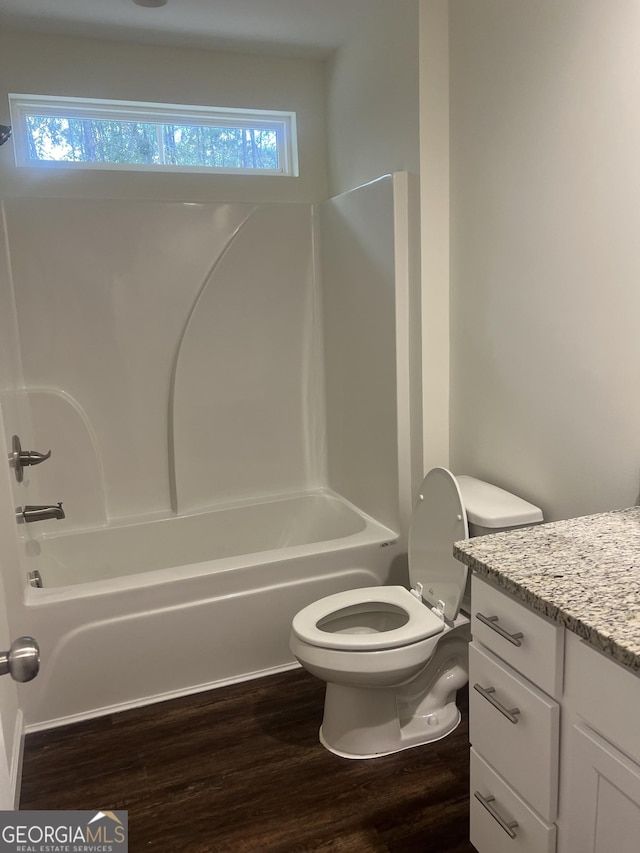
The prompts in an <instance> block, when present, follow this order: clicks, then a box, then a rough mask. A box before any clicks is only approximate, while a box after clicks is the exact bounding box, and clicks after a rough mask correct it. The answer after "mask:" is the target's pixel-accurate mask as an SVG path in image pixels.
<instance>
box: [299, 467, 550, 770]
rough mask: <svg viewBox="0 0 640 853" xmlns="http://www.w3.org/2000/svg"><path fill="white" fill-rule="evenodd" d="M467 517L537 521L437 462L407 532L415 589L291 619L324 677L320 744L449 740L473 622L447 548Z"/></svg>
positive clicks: (341, 746)
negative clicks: (324, 692) (462, 605)
mask: <svg viewBox="0 0 640 853" xmlns="http://www.w3.org/2000/svg"><path fill="white" fill-rule="evenodd" d="M468 516H469V520H468ZM471 519H473V521H472V522H471V525H472V532H473V529H474V525H480V526H481V527H482V528H483V530H482V532H486V531H489V530H492V531H498V530H504V529H509V528H514V527H522V526H527V525H529V524H535V523H540V522H541V521H542V520H543V519H542V512H541V511H540V510H539V509H538V508H537V507H534V506H533V505H532V504H529V503H527V502H526V501H523V500H522V499H521V498H518V497H516V496H515V495H511V494H510V493H509V492H504V491H503V490H502V489H498V488H497V487H496V486H491V485H489V484H488V483H483V482H482V481H479V480H475V479H474V478H472V477H460V478H458V479H456V478H455V477H454V476H453V474H452V473H451V472H450V471H448V470H447V469H445V468H434V469H433V470H431V471H430V472H429V473H428V474H427V476H426V477H425V479H424V481H423V483H422V486H421V487H420V490H419V495H418V501H417V503H416V507H415V510H414V514H413V518H412V522H411V528H410V532H409V547H408V557H409V575H410V580H411V583H412V586H413V588H412V589H411V590H408V589H405V588H404V587H400V586H388V587H366V588H361V589H354V590H348V591H346V592H340V593H337V594H335V595H330V596H327V597H326V598H322V599H320V600H319V601H315V602H313V603H312V604H309V605H308V606H307V607H305V608H303V609H302V610H301V611H300V612H299V613H297V614H296V616H295V617H294V619H293V623H292V628H291V640H290V646H291V650H292V652H293V654H294V655H295V656H296V658H297V659H298V661H299V662H300V663H301V664H302V666H303V667H305V669H307V670H308V671H309V672H310V673H312V674H313V675H315V676H317V677H318V678H320V679H322V680H324V681H326V682H327V688H326V694H325V707H324V718H323V721H322V726H321V728H320V741H321V743H322V744H323V745H324V746H325V747H326V748H327V749H328V750H330V751H331V752H333V753H335V754H336V755H340V756H342V757H344V758H375V757H379V756H383V755H389V754H391V753H393V752H398V751H400V750H403V749H408V748H410V747H414V746H420V745H422V744H426V743H430V742H432V741H435V740H439V739H440V738H443V737H446V735H448V734H450V732H452V731H453V730H454V729H455V728H456V726H457V725H458V723H459V722H460V712H459V710H458V708H457V706H456V692H457V691H458V690H459V689H460V688H461V687H463V686H464V685H465V684H466V683H467V680H468V669H467V658H468V643H469V640H470V627H469V619H468V618H467V615H465V614H464V613H463V612H462V611H461V609H460V608H461V604H462V601H463V597H464V595H465V590H466V587H467V567H466V566H464V565H463V564H462V563H460V562H458V561H457V560H455V559H454V557H453V553H452V552H453V543H454V542H455V541H458V540H460V539H466V538H467V537H468V536H469V521H471Z"/></svg>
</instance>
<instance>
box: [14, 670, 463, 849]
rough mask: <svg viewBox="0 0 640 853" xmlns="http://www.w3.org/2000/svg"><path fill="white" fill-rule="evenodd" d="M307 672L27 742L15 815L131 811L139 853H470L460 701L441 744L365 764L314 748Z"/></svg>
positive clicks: (318, 704)
mask: <svg viewBox="0 0 640 853" xmlns="http://www.w3.org/2000/svg"><path fill="white" fill-rule="evenodd" d="M323 698H324V684H323V683H321V682H319V681H317V680H316V679H315V678H313V677H312V676H310V675H308V674H307V673H306V672H304V671H303V670H293V671H291V672H286V673H281V674H279V675H274V676H269V677H267V678H263V679H260V680H257V681H250V682H245V683H243V684H238V685H233V686H229V687H224V688H221V689H219V690H213V691H210V692H208V693H201V694H198V695H196V696H190V697H186V698H182V699H175V700H172V701H169V702H164V703H162V704H157V705H151V706H149V707H147V708H142V709H138V710H134V711H125V712H123V713H119V714H112V715H110V716H108V717H102V718H100V719H97V720H92V721H89V722H86V723H80V724H76V725H73V726H67V727H65V728H60V729H53V730H51V731H48V732H39V733H34V734H30V735H28V736H27V740H26V748H25V758H24V772H23V786H22V799H21V804H20V808H22V809H103V810H104V809H127V810H128V812H129V837H130V841H129V850H130V851H132V853H138V851H143V850H145V851H146V850H153V851H156V853H177V851H188V853H227V851H228V852H229V853H289V851H291V853H295V852H296V851H300V853H303V851H316V853H329V851H331V853H333V851H335V853H366V851H392V853H413V851H416V853H418V851H419V852H420V853H422V851H429V853H474V848H473V847H472V846H471V845H470V843H469V841H468V818H469V807H468V785H469V773H468V763H469V753H468V746H469V745H468V729H467V712H466V711H467V701H468V694H467V692H466V691H461V694H460V695H459V704H460V707H461V709H462V711H463V721H462V723H461V725H460V726H459V727H458V729H457V730H456V731H455V732H454V733H453V734H451V735H449V737H447V738H445V739H444V740H441V741H438V742H436V743H434V744H431V745H428V746H423V747H419V748H416V749H410V750H407V751H405V752H402V753H398V754H396V755H393V756H388V757H386V758H378V759H375V760H371V761H349V760H347V759H342V758H338V757H337V756H335V755H332V754H331V753H329V752H327V751H326V750H325V749H324V748H323V747H322V746H321V745H320V743H319V742H318V728H319V725H320V723H321V721H322V705H323Z"/></svg>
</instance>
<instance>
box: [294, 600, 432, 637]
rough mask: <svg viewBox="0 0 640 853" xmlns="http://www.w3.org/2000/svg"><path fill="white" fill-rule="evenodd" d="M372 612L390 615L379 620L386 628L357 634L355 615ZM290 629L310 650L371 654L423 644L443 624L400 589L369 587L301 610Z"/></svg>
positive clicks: (382, 627)
mask: <svg viewBox="0 0 640 853" xmlns="http://www.w3.org/2000/svg"><path fill="white" fill-rule="evenodd" d="M372 612H373V613H376V612H379V613H380V614H381V615H382V614H385V613H388V614H390V618H389V619H388V620H384V618H383V620H382V622H383V623H384V621H387V627H385V626H384V624H381V626H380V629H379V630H373V631H371V632H369V631H365V630H360V629H359V628H358V627H357V623H358V619H357V614H358V613H363V614H364V613H372ZM354 615H355V616H356V618H355V619H354V618H353V617H354ZM394 617H397V618H396V619H395V621H394ZM396 624H397V627H396ZM292 629H293V633H294V634H295V635H296V637H298V639H300V640H302V641H303V642H304V643H307V644H308V645H310V646H317V647H318V648H324V649H343V650H345V651H371V650H374V649H376V650H381V649H395V648H397V647H398V646H407V645H409V644H411V643H417V642H419V641H420V640H425V639H426V638H427V637H432V636H434V635H435V634H440V633H441V632H442V631H443V630H444V622H443V621H442V619H440V618H439V617H438V616H436V614H435V613H433V612H432V611H431V610H429V608H428V607H426V606H425V605H424V604H423V603H422V602H421V601H420V600H419V599H418V598H416V597H415V595H412V594H411V593H410V592H409V590H408V589H405V588H404V587H402V586H370V587H365V588H360V589H349V590H346V591H345V592H337V593H335V594H334V595H327V596H326V597H325V598H321V599H320V600H319V601H314V602H313V604H309V605H308V606H307V607H303V609H302V610H300V611H299V612H298V613H296V615H295V616H294V617H293V623H292Z"/></svg>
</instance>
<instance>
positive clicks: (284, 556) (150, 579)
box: [23, 489, 400, 608]
mask: <svg viewBox="0 0 640 853" xmlns="http://www.w3.org/2000/svg"><path fill="white" fill-rule="evenodd" d="M307 496H312V497H315V496H322V497H329V498H331V499H334V500H336V501H338V502H339V503H342V504H343V505H345V506H347V507H348V508H349V509H350V510H351V511H352V512H353V513H355V514H356V515H357V516H358V517H359V518H361V519H362V520H363V521H364V522H365V526H364V529H362V530H359V531H358V532H356V533H352V534H349V535H347V536H342V537H339V538H336V539H326V540H322V541H320V542H310V543H308V544H304V545H294V546H289V547H285V548H273V549H271V550H268V551H252V552H248V553H244V554H239V555H235V556H233V557H222V558H219V559H212V560H205V561H200V562H197V563H185V564H183V565H180V566H171V567H169V568H162V569H152V570H149V571H143V572H137V573H134V574H129V575H119V576H117V577H113V578H105V579H102V580H89V581H86V582H81V583H76V584H66V585H64V586H55V587H42V588H37V587H33V586H31V585H30V584H29V582H28V580H27V578H26V574H25V575H24V577H25V585H24V588H23V589H24V595H23V601H24V604H25V606H26V607H28V608H33V607H35V608H37V607H44V606H47V605H49V604H55V603H57V602H61V601H68V600H70V599H82V598H91V597H94V596H96V595H108V594H110V593H117V592H124V591H126V590H134V589H143V588H147V587H153V586H158V585H167V584H172V583H176V582H180V581H183V580H187V579H189V578H196V577H202V576H206V575H215V574H218V573H223V572H231V571H234V570H236V569H242V568H250V567H255V566H260V565H264V566H268V565H270V564H273V563H277V562H290V561H292V560H295V559H300V558H303V557H308V556H310V555H313V554H327V553H331V552H333V551H348V550H356V549H359V548H361V547H362V546H367V545H371V546H375V545H377V546H379V547H385V548H386V547H390V546H394V545H396V544H397V543H398V540H399V539H400V534H399V533H398V532H396V531H394V530H392V529H391V528H390V527H387V526H385V525H384V524H382V523H380V522H379V521H376V520H375V519H374V518H372V517H371V516H370V515H368V514H367V513H366V512H364V511H363V510H361V509H360V508H359V507H357V506H356V505H355V504H353V503H351V502H350V501H349V500H347V499H346V498H344V497H342V495H339V494H337V493H336V492H334V491H332V490H330V489H313V490H308V491H304V492H295V493H287V494H282V495H277V496H271V497H268V498H263V499H259V500H255V501H250V502H246V501H245V502H239V501H233V502H231V503H226V504H224V505H218V506H216V507H215V508H214V507H209V508H207V509H203V510H200V511H198V512H197V513H180V514H176V515H174V514H171V515H163V517H162V518H157V517H154V518H153V519H150V518H149V517H145V519H144V520H143V519H142V518H138V520H137V521H135V522H134V521H131V520H130V519H128V520H127V522H126V523H124V524H123V523H117V522H115V523H113V524H111V523H108V524H106V525H99V526H96V527H91V528H78V529H76V530H70V531H64V532H62V533H58V534H55V533H49V534H47V533H43V534H42V535H41V536H39V537H38V538H37V539H36V541H38V542H46V541H47V539H52V538H54V537H55V538H60V537H62V536H65V537H66V536H73V534H74V533H89V532H91V531H94V530H95V531H104V530H109V529H117V528H123V527H135V526H139V525H141V524H144V523H149V524H153V523H156V522H160V521H167V520H172V519H179V518H184V517H189V516H193V515H199V516H200V515H208V514H210V513H212V512H216V511H222V510H227V509H240V508H242V507H246V506H257V505H261V504H265V503H273V502H278V501H283V500H287V499H292V498H293V499H295V498H302V497H307ZM213 567H215V568H213Z"/></svg>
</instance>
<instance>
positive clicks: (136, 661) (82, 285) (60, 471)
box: [3, 173, 422, 727]
mask: <svg viewBox="0 0 640 853" xmlns="http://www.w3.org/2000/svg"><path fill="white" fill-rule="evenodd" d="M412 200H413V201H415V193H414V191H413V190H412V186H411V182H410V180H409V176H408V175H406V174H403V173H400V174H396V175H394V176H386V177H385V178H382V179H379V180H378V181H375V182H373V183H371V184H369V185H366V186H364V187H361V188H358V189H357V190H354V191H353V192H352V193H346V194H344V195H343V196H339V197H337V198H336V199H332V200H330V201H329V202H326V203H324V204H323V205H319V206H311V205H304V204H297V203H294V204H267V205H241V204H234V205H211V204H208V205H201V204H197V205H192V204H176V203H157V202H135V203H131V202H122V201H115V200H113V201H88V200H71V199H67V200H52V199H22V200H20V199H15V200H11V201H9V202H8V203H7V204H6V208H7V231H8V242H9V245H10V247H11V267H12V274H13V282H14V290H15V299H16V306H17V325H18V329H19V337H20V355H21V357H22V369H23V372H24V383H23V384H24V388H23V390H22V391H21V392H20V393H19V394H17V395H16V397H15V399H13V401H12V402H13V405H12V406H11V407H9V410H13V409H17V410H18V411H19V412H21V416H22V417H21V424H20V426H21V429H22V430H23V433H24V435H23V436H22V437H23V446H33V447H42V448H44V446H45V445H46V448H45V449H48V448H49V447H51V448H52V449H53V456H52V459H51V460H50V461H49V462H48V463H47V464H46V465H43V466H40V467H39V468H38V469H29V470H28V476H27V477H26V478H25V482H24V483H23V484H22V485H20V486H14V497H15V500H16V503H17V505H19V504H26V503H40V502H43V503H48V502H50V501H54V500H55V501H57V500H63V501H64V504H65V509H66V510H67V518H66V519H65V520H64V521H62V522H51V523H48V526H45V525H39V526H38V525H29V526H23V527H22V531H21V532H22V537H23V538H22V540H21V546H22V550H23V554H24V556H23V564H24V565H23V568H24V569H25V571H26V570H27V569H36V568H38V569H39V570H40V571H41V573H42V575H43V578H44V579H45V586H46V587H48V588H45V589H43V590H36V589H32V588H29V587H27V588H26V589H25V598H24V603H23V605H22V606H21V607H20V608H19V610H18V612H17V613H16V614H15V616H14V619H13V623H14V630H20V631H24V632H26V633H31V634H34V635H35V636H37V637H38V639H39V640H40V642H41V646H42V649H43V673H42V676H41V677H40V678H39V679H38V681H36V682H34V684H33V685H31V687H30V688H26V689H25V688H23V689H22V692H23V701H24V706H25V713H26V719H27V722H28V723H29V724H30V725H31V726H36V727H46V726H48V725H53V724H57V723H59V722H64V721H66V720H70V719H77V718H81V717H86V716H93V715H95V714H99V713H103V712H105V710H113V709H115V708H118V707H125V706H130V705H135V704H144V703H146V702H148V701H154V700H155V699H158V698H164V697H166V696H167V695H175V694H176V693H186V692H190V691H194V690H199V689H205V688H206V687H210V686H214V685H216V684H220V683H227V682H228V681H229V680H232V681H233V680H238V679H242V678H250V677H254V676H255V675H257V674H263V673H265V672H268V671H273V670H274V669H278V668H282V667H283V666H290V665H293V659H292V656H291V654H290V652H289V650H288V644H287V639H288V633H289V623H290V619H291V616H292V615H293V613H294V612H295V610H297V609H299V607H301V606H304V605H305V604H307V603H309V602H310V601H311V600H314V599H315V598H318V597H320V596H321V595H326V594H329V593H331V592H336V591H340V590H342V589H347V588H351V587H357V586H362V585H371V584H376V583H384V582H386V581H387V579H388V577H389V572H390V570H391V563H392V561H394V558H397V557H398V555H399V554H402V552H403V542H404V532H405V530H406V522H407V520H408V511H409V508H410V504H411V496H412V492H413V490H414V488H415V486H416V481H417V479H418V478H420V477H421V475H422V471H421V462H420V460H421V447H420V432H421V431H420V427H419V423H417V420H416V417H415V410H414V411H410V406H409V397H410V383H411V382H415V381H416V375H415V373H413V372H412V371H413V366H415V357H414V356H415V354H416V349H415V341H414V343H413V349H412V346H411V345H410V344H409V330H410V326H411V320H410V318H411V316H419V305H417V304H416V303H415V302H413V301H412V300H413V299H414V298H415V296H416V294H415V292H414V293H413V294H412V293H411V288H410V281H411V268H412V257H411V249H410V245H411V228H412V227H415V222H413V221H412V219H411V217H410V215H409V211H410V207H411V204H412ZM43 283H44V285H46V286H43ZM151 318H152V319H153V322H150V319H151ZM418 357H419V348H418ZM410 373H411V376H410V375H409V374H410ZM418 382H419V379H418ZM18 384H22V383H20V381H19V382H18ZM3 408H4V407H3ZM29 419H31V422H32V424H33V429H32V430H29V429H28V427H25V424H28V422H29ZM5 428H6V430H7V432H8V434H9V435H10V434H12V432H13V431H14V429H13V425H12V424H11V423H8V422H7V418H6V415H5ZM28 433H31V434H28ZM334 493H337V494H334ZM307 499H314V500H316V501H317V502H324V506H325V509H326V507H327V506H328V503H327V502H328V501H334V502H336V501H337V502H340V501H343V502H344V506H345V507H347V506H348V507H349V512H350V513H351V514H352V517H353V518H360V519H364V522H362V521H360V522H359V524H360V526H361V527H362V524H363V523H364V529H360V530H353V531H352V532H350V533H348V534H347V535H344V531H343V532H342V533H340V532H339V531H338V532H336V530H335V528H331V527H330V526H329V527H326V525H325V521H326V518H325V520H324V521H323V520H322V518H323V515H322V512H320V514H319V515H318V518H317V519H316V523H315V525H313V524H312V525H311V527H314V526H315V529H316V535H312V536H310V537H309V536H306V535H305V534H303V532H300V531H301V527H300V525H301V524H302V526H304V523H303V522H302V521H301V520H302V519H303V517H304V516H305V513H304V512H301V507H302V506H303V504H304V501H305V500H307ZM287 500H293V501H294V502H295V501H298V504H297V505H296V508H295V510H294V509H293V508H292V511H291V521H292V525H293V527H295V526H296V524H298V531H299V532H298V533H296V534H295V535H296V537H297V539H296V541H297V542H298V543H300V542H302V541H304V544H303V545H297V546H296V547H293V546H292V545H289V546H287V547H285V548H283V547H279V546H278V544H277V543H274V542H273V540H272V539H271V540H270V537H269V535H268V532H269V531H268V525H267V523H266V520H265V519H266V517H267V515H268V512H263V515H262V517H261V516H260V514H258V515H257V516H256V519H258V520H257V521H255V522H251V523H252V524H254V525H257V528H258V529H259V530H261V531H262V532H261V540H262V544H261V546H260V548H258V551H251V554H250V556H249V557H247V555H246V549H244V551H245V553H244V556H242V555H241V552H242V551H243V548H242V547H241V548H240V549H239V550H238V549H236V552H237V554H236V556H230V555H229V553H226V556H223V554H224V553H225V552H220V551H219V552H216V550H215V548H214V547H213V546H212V549H211V552H210V554H209V555H208V559H202V557H203V554H202V553H200V556H199V557H198V560H197V562H195V563H194V562H193V561H190V557H189V551H190V548H191V544H193V536H196V537H200V538H202V537H203V534H202V532H197V531H194V530H191V534H189V533H188V532H186V531H185V533H186V535H185V536H183V537H182V538H183V540H184V557H182V558H172V559H171V560H170V562H171V564H172V565H170V566H169V565H167V563H166V562H161V561H159V560H154V559H150V560H149V561H147V564H146V565H144V563H145V560H144V559H142V558H141V559H140V561H139V566H136V560H135V558H134V559H133V560H132V558H131V553H130V552H131V548H132V547H133V546H132V545H131V543H132V542H133V543H137V546H135V547H142V548H143V549H144V548H149V549H150V550H151V551H153V550H154V548H153V546H152V545H150V543H152V541H153V539H154V538H155V537H154V536H152V535H151V536H150V533H149V532H150V531H154V530H155V531H160V530H161V529H162V530H165V529H169V527H170V526H172V527H171V529H172V530H178V529H179V526H178V524H177V523H178V522H188V523H192V522H193V517H196V516H198V517H199V518H200V521H202V519H206V518H208V519H211V520H212V519H213V518H214V517H215V516H216V514H217V515H218V517H220V515H219V513H220V512H223V511H226V509H228V508H229V507H232V508H234V511H235V512H236V516H235V518H236V521H233V522H232V521H231V518H232V516H228V519H229V522H230V524H231V526H232V527H233V525H234V524H236V523H237V519H240V518H245V519H247V518H248V516H247V514H246V513H247V511H248V510H247V506H253V507H254V509H255V507H256V506H258V507H260V506H261V507H262V510H265V508H266V507H267V506H269V505H273V504H276V503H278V502H279V501H285V502H286V501H287ZM345 500H346V502H345ZM336 505H337V504H336ZM292 506H293V505H292ZM319 507H320V503H318V508H319ZM176 516H177V517H176ZM307 516H308V514H307ZM374 519H375V520H374ZM245 523H247V524H249V522H248V521H246V522H245ZM156 524H157V525H159V526H157V527H154V525H156ZM323 525H325V527H326V536H331V538H330V539H329V540H328V541H325V538H323V537H325V534H322V533H320V529H321V528H323ZM182 527H183V528H184V527H185V525H184V524H182ZM125 530H127V531H129V534H131V537H132V538H130V539H129V540H128V542H129V544H128V545H127V544H126V542H125V540H122V541H123V543H124V545H123V550H122V558H121V563H120V568H118V566H115V568H114V569H113V570H112V571H111V578H110V579H104V578H103V579H102V580H101V579H99V578H98V577H97V576H96V573H95V570H96V565H92V566H91V567H90V568H88V569H86V570H83V569H82V566H83V565H86V563H87V559H90V558H87V556H86V553H85V558H84V559H83V560H82V561H80V562H76V563H73V561H71V563H70V564H69V565H70V566H71V569H70V571H71V572H72V575H80V576H79V577H70V576H69V575H67V576H66V578H64V577H63V576H62V575H59V576H58V580H57V581H56V580H55V579H54V578H55V571H54V570H53V550H54V549H55V547H56V545H55V543H56V541H58V542H62V541H63V540H65V539H66V538H67V537H68V543H69V545H70V546H71V548H72V549H73V548H74V547H75V548H81V547H82V546H83V545H85V544H87V543H91V542H92V541H93V542H95V549H96V553H99V552H101V551H103V550H104V547H103V546H104V545H105V544H106V543H108V545H107V549H109V548H111V545H112V544H114V543H116V541H117V540H118V538H120V539H122V533H123V531H125ZM332 530H333V532H331V531H332ZM201 531H202V528H201ZM372 531H373V532H372ZM398 533H399V534H400V542H399V543H398V547H396V548H389V547H387V543H388V542H389V541H393V540H395V539H396V537H397V534H398ZM59 534H64V536H63V535H59ZM190 536H191V543H190V541H189V540H190ZM180 538H181V537H180V536H179V537H176V539H180ZM240 538H241V537H240ZM259 538H260V537H259ZM74 539H75V545H73V540H74ZM159 539H160V540H161V539H162V537H159ZM310 540H315V541H310ZM145 543H146V544H145ZM156 544H157V543H156ZM381 546H385V547H381ZM252 547H257V546H252ZM113 550H114V551H117V548H116V547H115V545H114V549H113ZM160 550H161V551H162V550H163V549H162V548H160ZM168 550H169V549H166V548H165V549H164V552H165V553H164V556H163V559H164V558H165V557H166V554H167V553H168ZM173 550H174V551H175V549H173ZM179 551H180V549H179V548H178V552H179ZM89 553H90V552H89ZM113 560H114V565H115V563H117V561H118V558H117V556H114V558H113ZM48 561H49V562H48ZM229 561H231V562H229ZM96 563H98V560H96ZM401 564H402V560H401V561H400V565H401ZM398 565H399V564H398V562H397V560H396V561H395V566H394V571H397V569H398ZM194 566H196V567H197V568H196V569H194ZM67 568H69V566H67ZM138 568H139V569H140V570H141V573H140V572H139V571H137V569H138ZM145 570H146V571H145ZM127 573H128V576H125V574H127ZM47 574H49V581H47ZM223 577H225V578H226V579H227V580H229V579H231V578H232V579H233V580H232V582H231V587H229V586H225V585H224V584H223V585H222V586H219V584H220V581H221V579H222V578H223ZM396 578H397V574H396ZM70 581H72V582H70ZM74 581H75V582H74ZM56 583H59V584H62V585H59V586H54V584H56ZM247 632H250V634H249V636H250V638H251V642H250V643H249V645H248V646H246V644H245V642H244V641H245V639H246V634H247ZM183 635H184V636H185V637H186V638H187V639H186V640H185V641H184V642H183V640H182V639H178V641H177V642H175V644H173V645H172V641H176V639H177V638H180V637H182V636H183ZM237 648H242V649H243V651H242V653H241V654H239V655H236V654H235V653H234V651H233V650H235V649H237ZM154 649H155V650H156V652H155V653H154ZM251 649H253V652H250V650H251ZM230 650H231V651H230ZM163 657H165V658H166V660H165V662H164V663H163V661H162V658H163ZM169 660H171V661H173V663H172V665H171V666H168V665H165V664H168V662H169ZM174 670H175V672H174ZM106 672H109V673H110V675H109V677H103V675H102V674H104V673H106ZM176 672H177V673H179V675H178V676H176ZM176 678H177V681H176ZM163 679H164V680H163Z"/></svg>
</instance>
